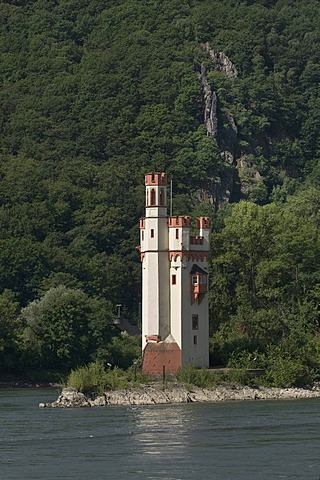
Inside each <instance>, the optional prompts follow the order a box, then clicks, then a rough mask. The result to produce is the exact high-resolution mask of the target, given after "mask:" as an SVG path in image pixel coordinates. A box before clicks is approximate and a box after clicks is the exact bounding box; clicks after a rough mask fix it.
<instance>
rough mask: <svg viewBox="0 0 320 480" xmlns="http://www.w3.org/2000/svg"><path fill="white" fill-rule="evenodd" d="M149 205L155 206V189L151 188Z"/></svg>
mask: <svg viewBox="0 0 320 480" xmlns="http://www.w3.org/2000/svg"><path fill="white" fill-rule="evenodd" d="M150 194H151V195H150V197H151V198H150V205H155V204H156V191H155V189H154V188H153V189H152V190H151V192H150Z"/></svg>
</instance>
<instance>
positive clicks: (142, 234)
mask: <svg viewBox="0 0 320 480" xmlns="http://www.w3.org/2000/svg"><path fill="white" fill-rule="evenodd" d="M141 238H142V241H143V240H144V230H142V232H141Z"/></svg>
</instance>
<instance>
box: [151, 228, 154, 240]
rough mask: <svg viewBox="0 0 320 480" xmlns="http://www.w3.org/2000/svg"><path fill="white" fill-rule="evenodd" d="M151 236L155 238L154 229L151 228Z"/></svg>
mask: <svg viewBox="0 0 320 480" xmlns="http://www.w3.org/2000/svg"><path fill="white" fill-rule="evenodd" d="M151 238H154V230H153V228H151Z"/></svg>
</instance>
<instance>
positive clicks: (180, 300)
mask: <svg viewBox="0 0 320 480" xmlns="http://www.w3.org/2000/svg"><path fill="white" fill-rule="evenodd" d="M145 187H146V215H145V218H142V219H141V220H140V252H141V262H142V350H143V365H142V369H143V371H144V372H145V373H155V374H156V373H162V371H163V368H165V370H166V372H168V373H173V372H176V371H177V370H178V369H179V368H180V367H183V366H186V365H189V364H190V365H194V366H195V367H208V366H209V320H208V318H209V313H208V285H209V282H208V261H209V255H210V231H211V225H210V219H209V218H208V217H200V218H199V219H198V235H196V236H191V235H190V228H191V218H190V217H188V216H178V217H168V216H167V203H166V187H167V175H166V174H165V173H153V174H151V173H149V174H147V175H146V176H145Z"/></svg>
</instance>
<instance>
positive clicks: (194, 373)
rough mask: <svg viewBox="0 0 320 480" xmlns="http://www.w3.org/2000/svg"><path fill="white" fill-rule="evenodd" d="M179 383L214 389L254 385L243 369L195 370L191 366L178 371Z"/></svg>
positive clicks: (251, 378)
mask: <svg viewBox="0 0 320 480" xmlns="http://www.w3.org/2000/svg"><path fill="white" fill-rule="evenodd" d="M176 378H177V380H178V381H179V382H181V383H183V384H185V385H187V386H189V387H192V385H195V386H197V387H200V388H215V387H217V386H218V385H223V384H237V385H254V380H253V377H252V376H251V375H250V373H248V372H247V371H246V370H245V369H239V368H235V369H233V368H231V369H221V370H214V369H212V370H209V369H206V368H204V369H196V368H194V367H192V366H189V367H185V368H182V369H180V370H179V372H178V373H177V374H176Z"/></svg>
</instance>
